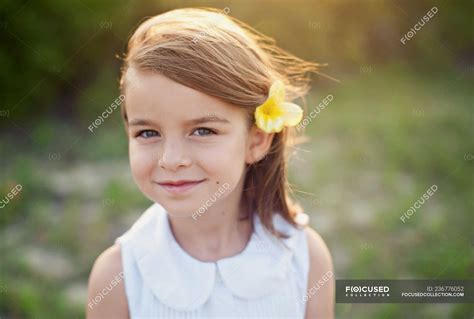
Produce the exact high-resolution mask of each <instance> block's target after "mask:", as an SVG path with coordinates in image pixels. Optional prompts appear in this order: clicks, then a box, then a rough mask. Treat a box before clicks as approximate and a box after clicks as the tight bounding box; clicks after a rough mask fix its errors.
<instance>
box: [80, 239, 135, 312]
mask: <svg viewBox="0 0 474 319" xmlns="http://www.w3.org/2000/svg"><path fill="white" fill-rule="evenodd" d="M123 278H124V275H123V266H122V253H121V248H120V245H118V244H115V245H113V246H111V247H109V248H108V249H106V250H105V251H104V252H103V253H102V254H100V255H99V257H97V259H96V261H95V263H94V266H93V267H92V271H91V274H90V276H89V285H88V297H87V305H86V313H87V318H88V319H96V318H97V319H100V318H117V319H122V318H123V319H125V318H128V305H127V298H126V295H125V285H124V280H123Z"/></svg>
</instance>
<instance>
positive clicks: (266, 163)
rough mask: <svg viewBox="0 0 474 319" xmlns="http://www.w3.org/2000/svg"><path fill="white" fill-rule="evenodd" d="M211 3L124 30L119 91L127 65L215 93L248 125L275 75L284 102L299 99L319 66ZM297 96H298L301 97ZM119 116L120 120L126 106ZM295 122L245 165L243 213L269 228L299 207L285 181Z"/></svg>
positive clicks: (291, 219) (291, 217) (290, 219)
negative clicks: (129, 32)
mask: <svg viewBox="0 0 474 319" xmlns="http://www.w3.org/2000/svg"><path fill="white" fill-rule="evenodd" d="M227 13H228V12H225V11H221V10H217V9H213V8H185V9H176V10H172V11H168V12H165V13H163V14H159V15H156V16H154V17H151V18H149V19H147V20H145V21H144V22H143V23H141V24H140V25H139V27H138V28H137V29H136V30H135V32H134V33H133V35H132V36H131V38H130V40H129V42H128V47H127V53H126V55H125V57H124V64H123V68H122V77H121V80H120V86H121V90H122V91H123V90H124V87H125V85H126V81H125V75H126V72H127V69H128V68H131V67H133V68H134V69H137V70H151V71H156V72H159V73H160V74H162V75H164V76H166V77H168V78H169V79H171V80H173V81H175V82H178V83H180V84H183V85H185V86H187V87H190V88H193V89H195V90H198V91H200V92H203V93H206V94H208V95H210V96H214V97H217V98H219V99H221V100H223V101H225V102H228V103H231V104H233V105H235V106H236V107H239V108H242V109H243V110H244V111H245V112H246V113H247V114H248V127H249V128H250V127H251V125H253V124H254V123H255V119H254V112H255V108H256V107H257V106H258V105H260V104H262V103H263V102H264V101H265V100H266V98H267V96H268V92H269V88H270V86H271V84H272V83H273V82H274V81H275V80H281V81H283V83H284V84H285V91H286V97H287V100H288V101H291V100H294V99H296V98H303V97H304V95H305V94H306V93H307V92H308V90H309V82H310V77H309V74H310V73H311V72H317V70H318V66H319V64H317V63H312V62H307V61H304V60H302V59H299V58H297V57H295V56H294V55H292V54H290V53H288V52H286V51H284V50H283V49H281V48H279V47H278V46H277V45H276V44H275V41H274V40H273V39H272V38H269V37H267V36H265V35H263V34H262V33H260V32H258V31H256V30H255V29H253V28H252V27H250V26H248V25H247V24H245V23H243V22H241V21H239V20H237V19H235V18H232V17H231V16H229V15H227ZM303 101H304V99H303ZM122 116H123V119H124V121H125V123H126V125H127V114H126V106H125V105H124V106H122ZM295 133H296V132H295V130H294V128H285V129H284V130H283V131H282V132H280V133H276V134H275V136H274V137H273V141H272V145H271V147H270V150H269V152H268V154H267V155H266V156H265V157H264V158H263V159H261V160H259V161H257V162H255V163H253V164H250V165H248V166H247V171H246V174H245V181H244V190H243V196H242V201H243V202H242V204H243V207H245V209H246V211H247V212H248V214H249V215H250V214H252V213H253V212H256V213H257V214H259V217H260V219H261V220H262V224H263V225H264V226H265V227H266V228H267V229H268V230H269V231H271V232H272V233H274V234H276V235H278V236H284V234H281V233H279V232H277V231H275V228H274V226H273V222H272V217H273V214H275V213H277V214H280V215H281V216H282V217H283V218H284V219H285V220H287V221H288V222H290V223H291V224H292V225H294V226H296V225H297V223H296V222H295V216H296V214H297V213H298V212H299V211H301V208H300V207H299V205H297V204H294V203H293V202H292V201H291V199H290V197H289V192H290V191H291V189H290V187H289V184H288V181H287V173H286V170H287V167H286V166H287V161H288V155H289V152H287V148H288V146H290V141H289V138H290V137H292V136H294V135H295Z"/></svg>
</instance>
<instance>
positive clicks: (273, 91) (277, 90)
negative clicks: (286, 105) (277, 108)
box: [268, 80, 285, 105]
mask: <svg viewBox="0 0 474 319" xmlns="http://www.w3.org/2000/svg"><path fill="white" fill-rule="evenodd" d="M268 96H269V97H273V100H274V101H275V104H276V105H278V104H281V103H283V102H284V101H285V85H284V84H283V82H282V81H280V80H276V81H275V82H273V84H272V86H271V87H270V92H269V93H268Z"/></svg>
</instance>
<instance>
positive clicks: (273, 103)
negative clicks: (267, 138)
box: [255, 80, 303, 133]
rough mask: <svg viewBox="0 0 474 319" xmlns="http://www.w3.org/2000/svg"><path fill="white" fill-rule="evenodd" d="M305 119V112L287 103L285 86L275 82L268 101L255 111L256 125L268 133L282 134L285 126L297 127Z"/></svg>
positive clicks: (280, 82) (278, 81)
mask: <svg viewBox="0 0 474 319" xmlns="http://www.w3.org/2000/svg"><path fill="white" fill-rule="evenodd" d="M302 118H303V110H302V109H301V108H300V107H299V106H298V105H296V104H294V103H290V102H285V86H284V84H283V82H282V81H280V80H277V81H275V82H274V83H273V84H272V86H271V87H270V92H269V94H268V98H267V100H266V101H265V102H264V103H263V104H262V105H260V106H258V107H257V108H256V109H255V123H256V124H257V126H258V127H259V128H260V129H262V130H263V131H265V132H267V133H273V132H274V133H278V132H281V130H282V129H283V127H284V126H295V125H297V124H298V123H299V122H300V121H301V119H302Z"/></svg>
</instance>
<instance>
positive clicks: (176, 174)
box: [86, 8, 335, 319]
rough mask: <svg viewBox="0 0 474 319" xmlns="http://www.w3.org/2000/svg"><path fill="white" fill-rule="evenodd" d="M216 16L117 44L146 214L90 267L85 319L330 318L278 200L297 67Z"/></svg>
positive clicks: (318, 264) (301, 235) (314, 251)
mask: <svg viewBox="0 0 474 319" xmlns="http://www.w3.org/2000/svg"><path fill="white" fill-rule="evenodd" d="M227 13H228V10H227V12H226V11H222V12H220V11H218V10H214V9H208V8H204V9H178V10H173V11H169V12H166V13H164V14H160V15H158V16H155V17H152V18H151V19H148V20H146V21H145V22H144V23H142V24H141V25H140V26H139V27H138V29H137V30H136V31H135V33H134V34H133V35H132V37H131V38H130V41H129V43H128V52H127V54H126V57H125V61H124V67H123V73H122V79H121V90H122V93H123V94H124V95H125V103H124V105H123V106H122V115H123V119H124V122H125V127H126V130H127V134H128V139H129V155H130V165H131V169H132V174H133V178H134V180H135V182H136V184H137V185H138V187H139V189H140V190H141V191H142V192H143V194H145V196H147V197H148V198H149V199H151V200H152V201H153V202H154V204H153V205H152V206H151V207H150V208H148V210H146V211H145V212H144V214H143V215H142V216H141V217H140V218H139V219H138V221H137V222H136V223H135V224H134V225H133V226H132V227H131V229H130V230H129V231H127V232H126V233H125V234H124V235H123V236H121V237H120V238H118V239H117V241H116V243H115V245H113V246H112V247H110V248H109V249H107V250H106V251H105V252H103V253H102V254H101V255H100V256H99V257H98V258H97V260H96V262H95V265H94V267H93V269H92V272H91V275H90V280H89V297H88V302H87V306H86V308H87V314H88V318H91V319H92V318H99V319H103V318H114V319H120V318H134V319H138V318H140V319H141V318H325V319H327V318H333V317H334V309H333V308H334V286H335V285H334V276H333V273H332V271H333V265H332V260H331V256H330V253H329V251H328V248H327V246H326V244H325V243H324V241H323V240H322V239H321V237H320V236H319V235H318V234H317V233H316V232H315V231H314V230H312V229H311V228H310V227H308V226H306V223H307V220H305V219H307V218H305V217H307V215H305V214H304V213H303V212H302V211H301V209H300V208H299V206H297V205H295V204H293V203H292V202H291V200H290V199H289V197H288V193H289V187H288V183H287V179H286V163H287V156H288V151H287V146H289V144H290V137H294V134H293V133H294V130H295V128H294V126H295V125H297V124H298V123H299V122H300V120H301V119H302V115H303V114H302V113H303V112H302V109H301V108H300V107H299V106H298V105H296V104H293V103H290V102H289V101H291V100H294V99H296V98H299V97H303V96H304V95H305V93H306V92H307V91H308V89H309V87H308V82H309V76H308V74H309V72H317V64H314V63H309V62H305V61H303V60H301V59H298V58H296V57H294V56H292V55H290V54H289V53H287V52H285V51H283V50H282V49H280V48H278V47H277V46H276V45H275V43H274V41H273V40H272V39H271V38H268V37H265V36H264V35H262V34H260V33H258V32H257V31H255V30H254V29H252V28H251V27H249V26H248V25H246V24H244V23H242V22H240V21H238V20H236V19H233V18H231V17H229V16H228V15H227Z"/></svg>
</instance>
